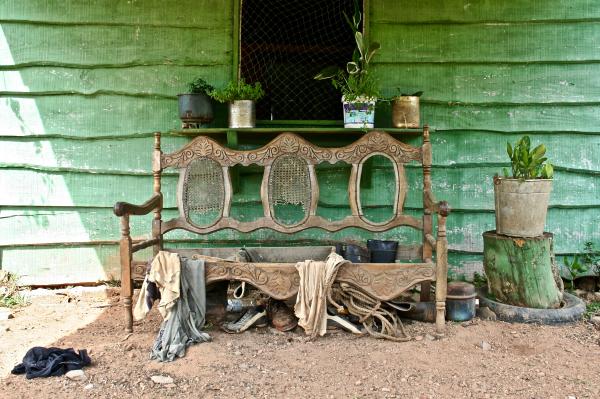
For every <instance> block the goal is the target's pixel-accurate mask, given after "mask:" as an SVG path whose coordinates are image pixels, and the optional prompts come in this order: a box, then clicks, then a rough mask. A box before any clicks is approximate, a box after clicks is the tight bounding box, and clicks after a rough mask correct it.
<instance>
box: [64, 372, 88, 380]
mask: <svg viewBox="0 0 600 399" xmlns="http://www.w3.org/2000/svg"><path fill="white" fill-rule="evenodd" d="M65 377H67V378H68V379H70V380H73V381H82V380H85V373H84V372H83V370H71V371H67V373H66V374H65Z"/></svg>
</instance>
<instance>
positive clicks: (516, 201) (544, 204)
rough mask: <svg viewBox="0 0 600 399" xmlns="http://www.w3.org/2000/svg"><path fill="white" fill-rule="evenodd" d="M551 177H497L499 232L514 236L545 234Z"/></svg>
mask: <svg viewBox="0 0 600 399" xmlns="http://www.w3.org/2000/svg"><path fill="white" fill-rule="evenodd" d="M550 191H552V180H551V179H531V180H519V179H506V178H500V177H497V178H494V200H495V204H496V233H497V234H502V235H506V236H512V237H537V236H541V235H542V234H544V225H545V224H546V213H547V212H548V200H549V198H550Z"/></svg>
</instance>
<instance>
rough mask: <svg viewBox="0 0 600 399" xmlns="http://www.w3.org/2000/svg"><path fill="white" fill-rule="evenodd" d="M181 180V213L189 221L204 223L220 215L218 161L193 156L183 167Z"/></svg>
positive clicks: (221, 186) (221, 180)
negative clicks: (194, 158) (184, 167)
mask: <svg viewBox="0 0 600 399" xmlns="http://www.w3.org/2000/svg"><path fill="white" fill-rule="evenodd" d="M182 184H183V186H182V190H181V201H182V207H183V213H184V217H185V219H186V220H187V221H188V222H189V223H190V224H192V225H194V226H197V227H207V226H211V225H213V224H214V223H215V222H217V221H218V220H219V219H220V218H221V216H222V215H223V209H224V207H225V179H224V176H223V169H222V168H221V165H219V164H218V163H217V162H216V161H214V160H212V159H208V158H199V159H196V160H194V161H192V162H190V164H189V165H188V166H187V168H186V169H185V172H184V176H183V182H182Z"/></svg>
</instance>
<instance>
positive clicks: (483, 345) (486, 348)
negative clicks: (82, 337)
mask: <svg viewBox="0 0 600 399" xmlns="http://www.w3.org/2000/svg"><path fill="white" fill-rule="evenodd" d="M479 347H480V348H481V349H483V350H484V351H489V350H492V345H490V344H489V343H488V342H486V341H481V343H480V344H479Z"/></svg>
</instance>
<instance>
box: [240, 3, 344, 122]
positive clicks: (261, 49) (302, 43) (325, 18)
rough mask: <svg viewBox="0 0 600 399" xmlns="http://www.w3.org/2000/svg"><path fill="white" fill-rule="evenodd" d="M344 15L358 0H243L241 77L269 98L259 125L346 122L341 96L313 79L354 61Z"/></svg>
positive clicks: (263, 102) (327, 84)
mask: <svg viewBox="0 0 600 399" xmlns="http://www.w3.org/2000/svg"><path fill="white" fill-rule="evenodd" d="M344 12H345V13H346V14H347V15H349V16H352V15H353V13H354V0H318V1H315V0H242V19H241V42H240V50H241V54H240V55H241V57H240V59H241V75H242V77H244V78H245V80H246V81H247V82H255V81H259V82H261V83H262V85H263V87H264V88H265V91H266V93H267V95H266V96H265V98H264V99H262V100H261V101H259V102H258V103H257V109H256V115H257V119H278V120H281V119H288V120H304V119H325V120H327V119H333V120H339V119H342V111H341V108H342V107H341V103H340V98H341V96H340V93H339V91H337V90H335V89H334V88H333V87H332V86H331V82H330V81H327V80H325V81H317V80H314V79H313V77H314V76H315V75H316V74H317V73H318V72H319V71H321V69H323V68H324V67H327V66H330V65H338V66H340V67H345V65H346V63H347V62H348V61H349V60H350V59H351V58H352V52H353V51H354V47H355V42H354V38H353V35H352V30H351V29H350V27H349V26H348V24H347V23H346V20H345V19H344Z"/></svg>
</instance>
